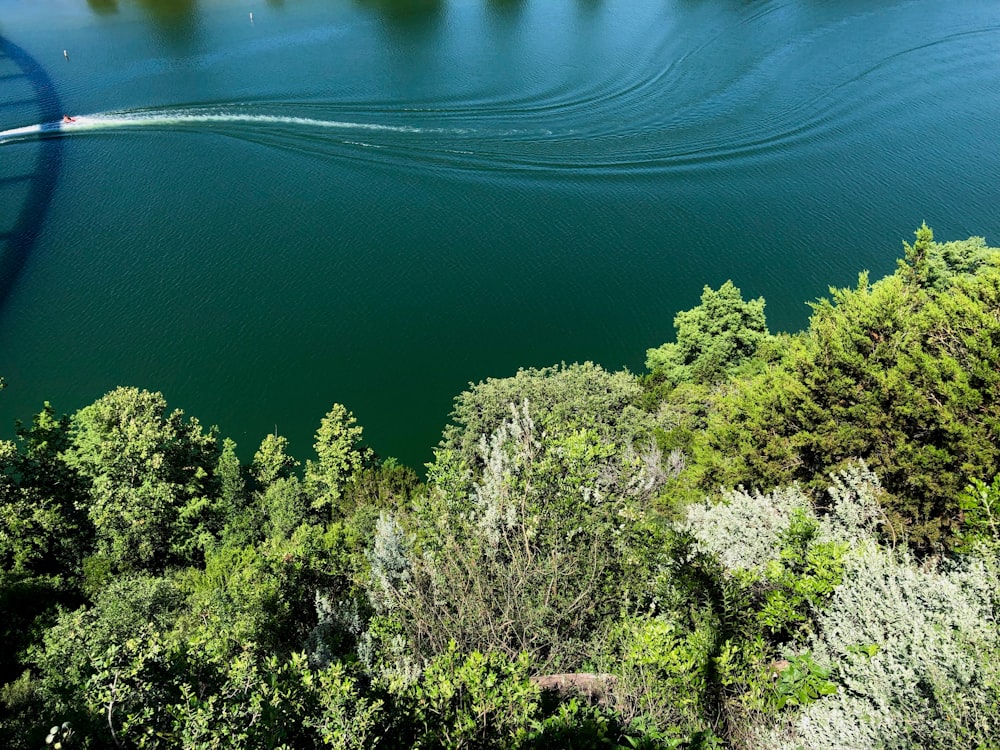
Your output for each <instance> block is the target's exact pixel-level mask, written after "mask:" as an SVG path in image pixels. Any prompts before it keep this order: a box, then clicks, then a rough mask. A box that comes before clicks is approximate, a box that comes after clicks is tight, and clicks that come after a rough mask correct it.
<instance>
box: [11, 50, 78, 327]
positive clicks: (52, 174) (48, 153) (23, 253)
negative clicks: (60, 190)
mask: <svg viewBox="0 0 1000 750" xmlns="http://www.w3.org/2000/svg"><path fill="white" fill-rule="evenodd" d="M0 58H6V59H7V60H9V61H11V62H13V63H14V64H15V65H16V66H17V67H18V68H20V73H8V74H6V75H5V76H4V78H15V77H20V76H23V77H24V79H25V80H26V81H27V82H28V83H29V84H30V85H31V88H32V90H33V92H34V102H35V104H36V106H37V109H38V118H39V120H38V121H39V122H56V121H58V120H59V118H60V117H62V106H61V104H60V102H59V96H58V95H57V94H56V90H55V86H54V85H53V84H52V79H51V78H49V75H48V73H46V72H45V69H44V68H43V67H42V66H41V65H39V64H38V62H37V61H36V60H35V59H34V58H33V57H31V55H29V54H28V53H27V52H25V51H24V50H23V49H21V48H20V47H18V46H17V45H16V44H14V43H13V42H11V41H10V40H9V39H6V38H4V37H3V36H0ZM62 149H63V143H62V139H60V138H42V139H40V140H39V141H38V157H37V159H36V160H35V165H34V169H33V170H32V171H31V172H30V173H29V174H27V175H23V176H18V177H10V176H8V177H7V178H6V179H8V180H23V181H24V182H25V183H26V185H27V190H26V195H25V198H24V202H23V203H22V205H21V210H20V212H19V213H18V215H17V218H16V219H15V220H14V223H13V225H12V226H10V227H9V228H8V227H0V232H2V234H0V243H2V244H3V250H2V254H0V315H2V314H3V311H4V309H5V308H6V306H7V300H8V299H9V297H10V294H11V291H12V290H13V289H14V286H15V284H16V283H17V278H18V276H20V275H21V272H22V271H23V270H24V266H25V263H27V260H28V258H29V257H30V255H31V251H32V250H33V249H34V247H35V244H36V243H37V242H38V238H39V235H40V234H41V232H42V227H43V226H44V224H45V216H46V214H47V213H48V211H49V206H50V205H51V203H52V196H53V195H54V194H55V189H56V184H57V183H58V181H59V171H60V169H61V168H62ZM5 230H6V231H5Z"/></svg>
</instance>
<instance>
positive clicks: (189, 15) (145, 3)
mask: <svg viewBox="0 0 1000 750" xmlns="http://www.w3.org/2000/svg"><path fill="white" fill-rule="evenodd" d="M135 4H136V5H138V6H139V7H140V8H142V9H143V10H144V11H145V12H146V15H147V16H149V19H150V21H152V25H153V28H154V29H155V30H156V33H157V34H159V36H160V37H161V38H162V39H164V40H165V41H167V42H169V43H171V44H174V45H181V46H183V45H186V44H187V43H189V42H190V41H191V37H192V35H193V34H194V32H195V31H196V27H197V16H198V12H197V11H198V2H197V0H135ZM241 15H245V14H242V13H241Z"/></svg>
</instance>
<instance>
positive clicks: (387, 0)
mask: <svg viewBox="0 0 1000 750" xmlns="http://www.w3.org/2000/svg"><path fill="white" fill-rule="evenodd" d="M355 2H356V3H357V4H358V5H359V6H361V7H362V8H367V9H370V10H374V11H376V12H377V13H378V14H379V17H380V18H382V20H383V21H385V22H386V24H388V25H389V26H392V27H395V28H400V29H407V28H420V27H422V26H429V25H432V24H434V23H436V22H437V21H438V20H439V19H440V17H441V13H442V11H443V10H444V2H443V0H355Z"/></svg>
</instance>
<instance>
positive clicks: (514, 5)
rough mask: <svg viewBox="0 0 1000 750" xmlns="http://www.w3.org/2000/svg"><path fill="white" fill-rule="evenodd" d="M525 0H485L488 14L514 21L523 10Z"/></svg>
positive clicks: (499, 18)
mask: <svg viewBox="0 0 1000 750" xmlns="http://www.w3.org/2000/svg"><path fill="white" fill-rule="evenodd" d="M524 4H525V0H486V7H487V9H488V10H489V13H490V16H491V17H493V18H495V19H497V20H502V21H506V22H510V21H515V20H517V17H518V16H520V15H521V12H522V11H523V10H524Z"/></svg>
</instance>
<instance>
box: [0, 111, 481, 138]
mask: <svg viewBox="0 0 1000 750" xmlns="http://www.w3.org/2000/svg"><path fill="white" fill-rule="evenodd" d="M212 123H246V124H251V125H252V124H273V125H293V126H301V127H310V128H328V129H335V130H363V131H384V132H390V133H452V134H455V133H464V132H467V131H465V130H461V129H443V128H418V127H414V126H410V125H381V124H378V123H371V122H344V121H341V120H318V119H315V118H312V117H284V116H279V115H244V114H200V113H172V114H163V115H161V114H116V113H109V114H96V115H81V116H79V117H76V118H75V120H74V121H73V122H70V123H66V122H61V121H57V122H46V123H40V124H38V125H28V126H26V127H23V128H13V129H11V130H4V131H0V143H5V142H7V141H12V140H24V139H27V138H32V137H39V136H51V135H64V134H69V133H72V132H75V131H78V130H89V131H92V130H108V129H112V128H141V127H155V126H158V125H159V126H163V125H189V124H212Z"/></svg>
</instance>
